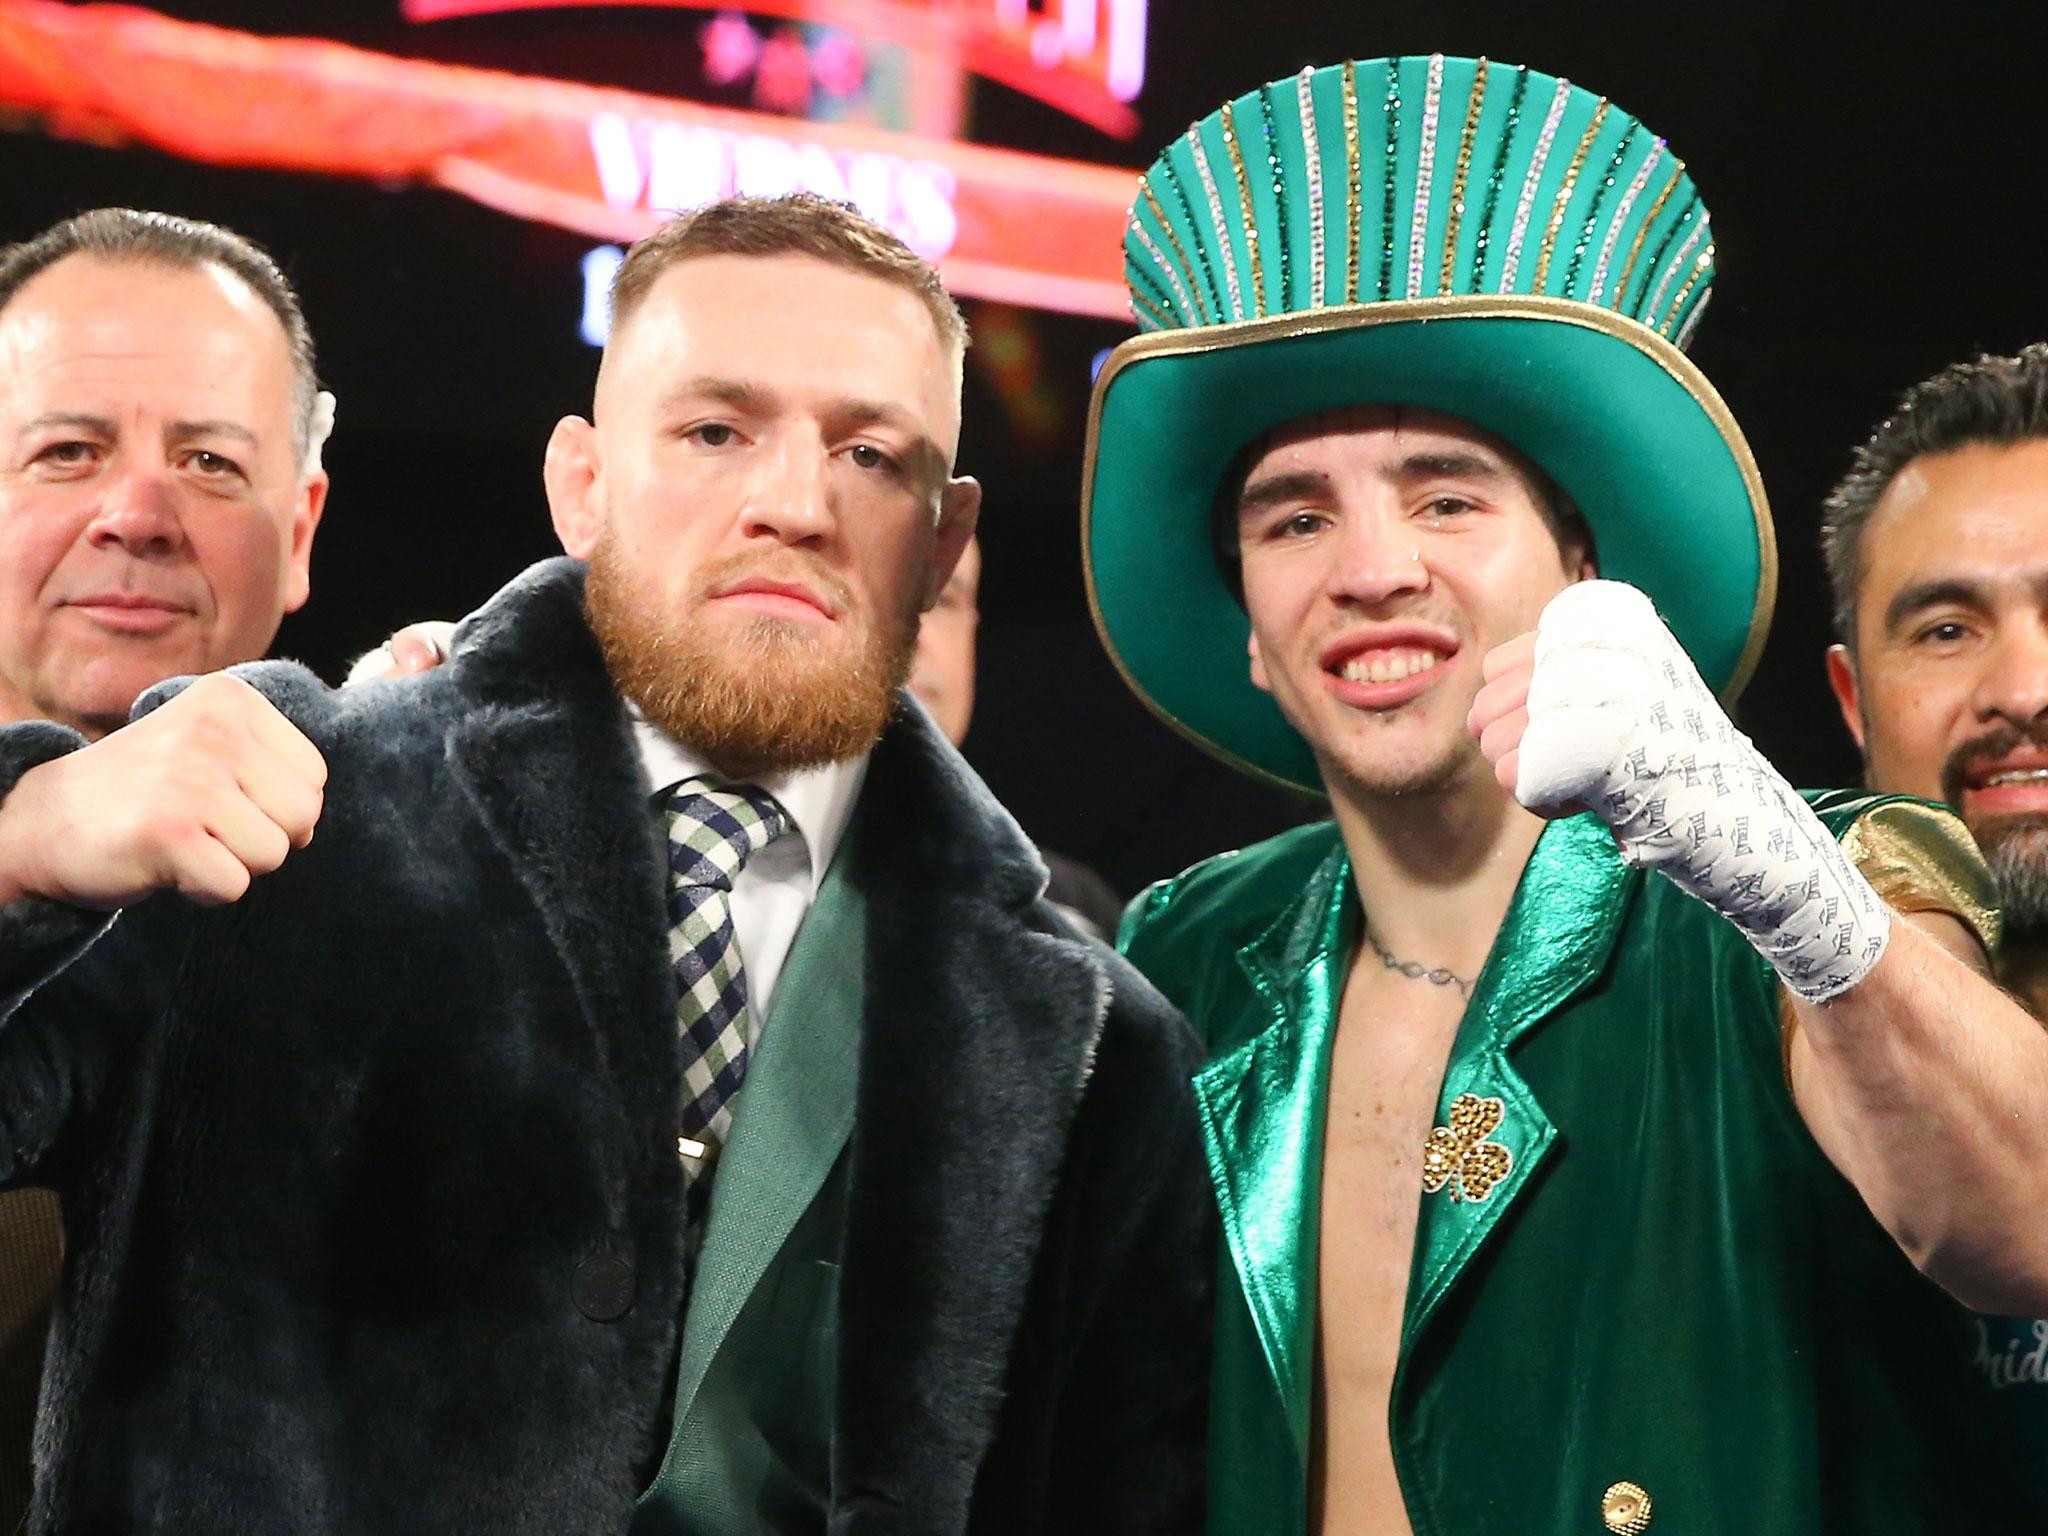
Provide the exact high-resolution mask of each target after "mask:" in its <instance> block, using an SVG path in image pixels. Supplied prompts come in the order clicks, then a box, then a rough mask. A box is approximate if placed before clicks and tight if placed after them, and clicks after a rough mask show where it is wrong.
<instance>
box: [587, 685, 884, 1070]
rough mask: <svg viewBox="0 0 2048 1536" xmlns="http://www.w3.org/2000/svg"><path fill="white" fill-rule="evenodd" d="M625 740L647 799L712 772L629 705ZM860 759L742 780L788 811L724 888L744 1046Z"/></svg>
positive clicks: (832, 839)
mask: <svg viewBox="0 0 2048 1536" xmlns="http://www.w3.org/2000/svg"><path fill="white" fill-rule="evenodd" d="M626 707H627V712H628V713H629V714H630V715H631V717H632V721H633V741H634V744H635V746H637V747H638V748H639V751H640V771H641V773H642V775H643V776H644V778H645V781H646V782H645V784H644V786H643V787H644V789H645V791H646V794H647V796H648V797H649V798H650V799H651V798H652V797H653V796H654V795H655V794H657V793H659V792H662V791H665V790H668V789H670V788H672V787H673V786H674V785H676V784H678V783H680V782H681V781H682V780H684V779H694V778H697V777H700V776H701V775H704V774H715V773H716V772H717V770H715V769H714V768H713V767H712V766H711V764H709V763H708V762H706V761H705V760H704V759H703V758H702V757H699V756H698V755H697V754H696V753H695V752H692V751H690V750H689V749H688V748H687V747H685V746H683V745H682V744H681V743H679V742H677V741H676V740H675V738H674V737H672V736H669V735H667V734H665V733H664V732H662V731H660V730H658V729H656V728H655V727H654V726H652V725H650V724H648V722H647V721H646V719H645V718H644V717H643V716H642V715H641V713H640V711H639V710H638V709H637V708H635V707H634V706H633V705H632V704H631V703H630V702H628V704H627V706H626ZM867 771H868V756H867V754H866V753H865V752H863V753H862V754H861V755H860V756H859V757H855V758H849V759H848V760H847V761H845V762H843V763H833V764H832V765H831V766H829V767H826V768H804V769H799V770H797V771H796V772H793V773H770V774H764V775H762V776H761V777H760V778H758V779H750V780H747V781H745V782H747V783H750V784H752V785H753V786H754V787H756V788H758V789H763V790H766V791H767V792H768V793H769V794H771V795H773V796H774V797H775V800H776V803H777V804H779V805H780V806H781V807H782V808H783V810H784V811H786V812H788V814H789V819H790V821H791V823H792V824H793V826H794V830H793V831H790V832H785V833H784V834H783V835H782V836H781V837H778V838H777V839H776V840H775V841H774V842H772V843H770V844H769V845H768V846H767V847H766V848H763V849H762V850H761V851H760V852H758V853H756V854H755V855H754V856H753V857H752V858H750V859H748V860H747V862H746V863H745V865H743V866H742V867H741V869H740V872H739V877H738V878H737V879H735V880H734V881H733V886H732V929H733V937H734V938H735V939H736V940H738V942H739V946H740V962H741V964H742V965H744V966H745V968H746V977H747V1023H748V1033H747V1044H748V1046H749V1048H751V1047H752V1046H753V1045H754V1044H755V1042H756V1041H758V1039H759V1038H760V1034H761V1022H762V1020H764V1019H766V1018H767V1017H768V1006H769V1004H770V1003H771V1002H773V1001H774V998H775V983H776V981H777V980H778V979H780V977H781V975H782V964H783V962H784V961H785V960H787V959H788V958H789V949H790V946H791V945H792V944H794V943H795V942H796V934H797V929H799V928H800V927H802V926H803V921H804V917H805V914H807V913H808V912H809V911H810V910H811V903H812V902H813V901H815V900H816V899H817V896H818V886H819V885H820V884H821V883H822V882H823V880H824V878H825V871H826V870H828V869H830V868H831V867H832V855H833V854H834V853H836V852H838V850H839V839H840V838H841V837H842V836H843V835H844V834H845V832H846V823H847V820H848V818H850V817H851V816H852V815H853V803H854V801H855V800H857V799H858V798H860V786H861V783H862V781H863V780H865V779H866V777H867Z"/></svg>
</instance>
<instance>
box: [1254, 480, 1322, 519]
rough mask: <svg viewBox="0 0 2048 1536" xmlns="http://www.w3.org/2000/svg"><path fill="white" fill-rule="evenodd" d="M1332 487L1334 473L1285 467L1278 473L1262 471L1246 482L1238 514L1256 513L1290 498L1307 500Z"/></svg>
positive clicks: (1292, 499)
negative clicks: (1254, 478)
mask: <svg viewBox="0 0 2048 1536" xmlns="http://www.w3.org/2000/svg"><path fill="white" fill-rule="evenodd" d="M1329 488H1330V477H1329V476H1328V475H1325V474H1322V473H1320V472H1319V471H1317V470H1312V469H1291V470H1283V471H1282V472H1281V473H1279V474H1277V475H1261V476H1260V477H1259V478H1258V479H1256V480H1250V481H1247V482H1246V483H1245V488H1244V489H1243V490H1241V491H1239V492H1238V493H1237V515H1238V516H1239V517H1256V516H1257V515H1258V514H1259V513H1261V512H1265V511H1268V510H1270V509H1271V508H1273V507H1277V506H1279V505H1281V504H1282V503H1283V502H1289V501H1305V500H1308V499H1309V498H1311V497H1315V496H1320V495H1322V494H1324V493H1325V492H1327V491H1328V490H1329Z"/></svg>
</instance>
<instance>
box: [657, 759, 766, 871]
mask: <svg viewBox="0 0 2048 1536" xmlns="http://www.w3.org/2000/svg"><path fill="white" fill-rule="evenodd" d="M663 813H664V815H665V816H666V818H667V821H668V869H669V878H670V881H671V883H673V884H675V885H697V886H715V887H717V888H718V889H719V890H722V891H730V890H731V889H732V882H733V880H734V878H735V877H736V876H737V875H738V874H739V872H740V869H741V867H742V866H744V865H745V864H746V862H747V860H748V859H750V858H752V857H753V856H754V855H755V854H757V853H759V852H760V851H761V850H762V849H763V848H766V847H767V846H768V845H769V844H770V843H772V842H774V841H775V839H777V838H778V837H780V836H782V835H783V833H785V832H787V831H788V830H789V828H790V821H789V813H788V812H787V811H785V810H783V808H782V806H781V805H780V803H778V802H777V800H776V798H775V797H774V796H773V795H771V794H769V793H768V792H767V791H766V790H763V789H756V788H755V787H754V786H753V785H751V784H725V785H714V784H711V783H709V782H707V781H705V780H703V779H686V780H685V781H684V782H683V783H681V784H678V785H677V786H676V787H675V788H674V789H673V790H671V791H669V794H668V796H667V802H666V804H665V805H664V806H663Z"/></svg>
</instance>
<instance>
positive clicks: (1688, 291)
mask: <svg viewBox="0 0 2048 1536" xmlns="http://www.w3.org/2000/svg"><path fill="white" fill-rule="evenodd" d="M1706 232H1707V224H1706V221H1705V220H1701V222H1700V227H1699V228H1698V229H1697V230H1696V231H1695V232H1694V233H1693V239H1695V240H1697V239H1699V237H1700V236H1701V235H1704V234H1705V233H1706ZM1678 261H1679V267H1681V268H1682V267H1683V266H1684V265H1685V252H1683V251H1680V252H1679V253H1678ZM1713 270H1714V244H1713V242H1712V241H1711V240H1710V241H1708V242H1707V248H1706V249H1705V250H1703V251H1701V252H1700V254H1699V256H1698V258H1697V259H1695V260H1694V262H1693V263H1692V270H1691V271H1690V272H1687V273H1686V275H1685V282H1684V284H1683V285H1682V286H1681V287H1680V288H1679V290H1678V292H1677V293H1676V294H1674V295H1673V296H1672V299H1671V312H1670V313H1669V314H1668V315H1666V316H1665V317H1664V323H1663V324H1662V325H1661V326H1659V327H1658V328H1657V329H1658V330H1659V331H1660V332H1661V333H1662V334H1663V335H1666V336H1669V335H1670V334H1671V330H1672V327H1673V326H1674V325H1675V324H1676V323H1677V321H1678V317H1679V316H1680V315H1682V314H1684V313H1685V301H1686V300H1687V299H1689V298H1691V297H1692V291H1693V289H1694V288H1695V287H1696V286H1697V285H1698V284H1699V280H1700V279H1701V278H1703V277H1705V278H1706V279H1707V281H1708V282H1709V283H1712V282H1713V279H1712V278H1711V277H1708V276H1707V274H1708V273H1710V272H1712V271H1713ZM1650 313H1651V314H1653V315H1654V314H1656V313H1657V310H1656V308H1655V307H1654V306H1652V308H1651V310H1650Z"/></svg>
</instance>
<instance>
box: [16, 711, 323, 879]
mask: <svg viewBox="0 0 2048 1536" xmlns="http://www.w3.org/2000/svg"><path fill="white" fill-rule="evenodd" d="M326 784H327V762H326V760H325V759H324V758H322V757H321V755H320V752H319V749H318V748H316V747H315V746H314V745H313V744H312V742H310V741H308V740H307V739H306V738H305V737H304V736H303V735H301V734H300V732H299V730H298V728H297V727H296V726H294V725H293V724H292V723H291V722H290V721H289V720H287V719H285V717H284V716H283V715H281V714H279V713H278V712H277V710H276V709H275V708H274V707H273V706H272V705H271V703H270V701H269V700H268V699H266V698H264V697H263V695H262V694H260V693H258V692H257V691H256V690H255V689H254V688H251V687H250V686H249V685H248V684H247V683H245V682H243V681H242V680H241V679H240V678H237V677H231V676H229V675H228V674H226V673H214V674H213V675H211V676H209V677H202V678H200V679H199V680H198V681H197V682H195V683H193V684H192V685H191V686H190V687H189V688H187V689H186V690H185V691H184V692H183V693H181V694H179V695H178V696H177V697H176V698H174V699H172V700H171V701H170V702H169V703H167V704H165V705H164V706H163V707H162V708H160V709H158V710H156V711H154V712H153V713H151V714H148V715H145V716H144V717H143V718H142V719H140V720H137V721H135V722H134V723H133V724H131V725H126V726H123V727H122V728H121V729H120V730H118V731H115V732H114V733H113V734H112V735H110V736H107V737H105V738H104V739H102V740H100V741H97V742H94V743H93V744H92V745H91V746H88V747H84V748H82V749H81V750H79V751H77V752H73V753H71V754H70V755H69V756H66V757H60V758H57V759H55V760H53V761H51V762H47V763H44V764H42V765H40V766H39V767H35V768H31V769H30V770H29V771H28V772H27V773H25V774H23V775H22V776H21V778H20V780H19V781H18V782H17V783H16V784H15V786H14V790H13V792H12V793H11V794H9V795H8V796H7V798H6V800H5V801H4V802H0V905H4V904H5V903H7V902H11V901H14V900H17V899H19V898H20V897H23V896H43V897H47V898H49V899H50V900H53V901H60V902H64V903H67V904H68V905H71V906H77V907H93V908H98V909H100V910H109V909H112V908H115V907H125V906H132V905H133V904H134V903H136V902H138V901H141V900H142V899H143V898H144V897H146V896H149V895H151V894H153V893H154V892H156V891H160V890H175V891H180V892H182V893H184V894H185V895H186V896H188V897H190V898H191V899H192V900H194V901H198V902H205V903H208V904H217V903H222V902H230V901H236V900H239V899H240V898H241V896H242V895H243V893H244V892H246V891H247V890H248V889H249V882H250V881H251V880H252V879H253V878H255V877H256V876H257V875H261V874H267V873H269V872H270V871H271V870H273V869H276V868H277V867H278V866H279V865H280V864H282V863H283V862H284V861H285V856H286V855H287V854H289V853H290V852H291V851H292V849H294V848H303V847H304V846H305V845H306V844H307V842H309V841H310V840H311V838H312V836H313V824H314V823H315V822H316V821H318V820H319V819H320V807H321V803H322V799H323V794H324V791H325V788H326Z"/></svg>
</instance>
